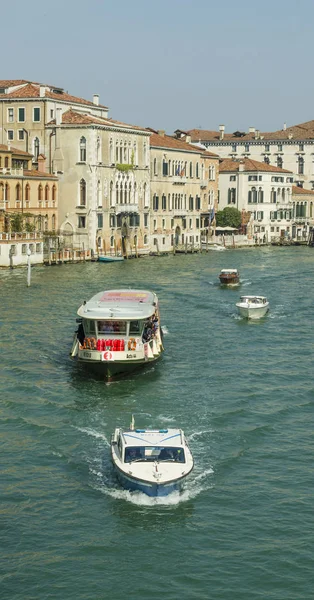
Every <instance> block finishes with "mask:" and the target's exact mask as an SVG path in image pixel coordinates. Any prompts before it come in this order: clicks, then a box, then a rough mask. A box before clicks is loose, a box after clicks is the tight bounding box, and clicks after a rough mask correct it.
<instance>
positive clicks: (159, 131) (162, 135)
mask: <svg viewBox="0 0 314 600" xmlns="http://www.w3.org/2000/svg"><path fill="white" fill-rule="evenodd" d="M158 135H161V137H165V130H164V129H158Z"/></svg>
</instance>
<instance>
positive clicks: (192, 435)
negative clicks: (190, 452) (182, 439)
mask: <svg viewBox="0 0 314 600" xmlns="http://www.w3.org/2000/svg"><path fill="white" fill-rule="evenodd" d="M214 431H215V430H214V429H205V430H204V431H194V433H191V435H189V436H187V439H188V441H189V442H190V441H192V440H194V439H195V438H198V437H200V436H202V435H206V434H207V433H214Z"/></svg>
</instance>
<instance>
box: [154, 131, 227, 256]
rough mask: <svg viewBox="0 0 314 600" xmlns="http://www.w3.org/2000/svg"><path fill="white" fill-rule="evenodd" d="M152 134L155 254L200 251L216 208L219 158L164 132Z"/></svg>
mask: <svg viewBox="0 0 314 600" xmlns="http://www.w3.org/2000/svg"><path fill="white" fill-rule="evenodd" d="M149 131H151V138H150V172H151V238H152V251H154V252H162V251H169V250H172V249H173V248H174V247H180V246H181V247H184V246H186V245H188V246H189V247H191V246H193V247H195V248H199V247H200V243H201V235H202V232H203V231H204V229H205V228H206V229H207V230H208V225H209V219H210V215H213V214H214V213H215V207H216V208H217V201H218V176H219V168H218V162H219V157H218V156H217V155H215V154H213V153H209V152H206V151H204V149H203V148H200V147H197V146H193V145H191V144H189V143H186V142H185V141H181V140H176V139H175V138H173V137H171V136H168V135H165V132H164V131H158V132H157V131H154V130H149Z"/></svg>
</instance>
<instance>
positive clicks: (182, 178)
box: [172, 175, 187, 185]
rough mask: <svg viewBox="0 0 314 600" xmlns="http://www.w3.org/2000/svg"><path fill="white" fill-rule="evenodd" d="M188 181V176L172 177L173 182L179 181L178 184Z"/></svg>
mask: <svg viewBox="0 0 314 600" xmlns="http://www.w3.org/2000/svg"><path fill="white" fill-rule="evenodd" d="M186 182H187V179H186V177H180V175H174V176H173V177H172V183H177V184H181V185H182V184H184V183H186Z"/></svg>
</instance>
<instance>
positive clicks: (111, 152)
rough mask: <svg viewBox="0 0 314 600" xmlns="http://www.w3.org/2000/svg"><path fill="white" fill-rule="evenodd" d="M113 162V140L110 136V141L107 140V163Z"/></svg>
mask: <svg viewBox="0 0 314 600" xmlns="http://www.w3.org/2000/svg"><path fill="white" fill-rule="evenodd" d="M113 162H114V158H113V140H112V138H110V142H109V164H110V165H112V164H113Z"/></svg>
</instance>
